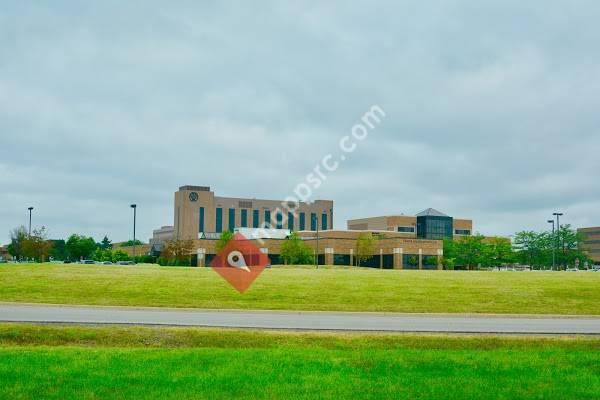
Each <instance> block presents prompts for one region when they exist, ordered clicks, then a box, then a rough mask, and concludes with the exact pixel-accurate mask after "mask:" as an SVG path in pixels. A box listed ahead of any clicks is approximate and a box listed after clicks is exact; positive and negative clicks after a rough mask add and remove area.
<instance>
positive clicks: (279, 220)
mask: <svg viewBox="0 0 600 400" xmlns="http://www.w3.org/2000/svg"><path fill="white" fill-rule="evenodd" d="M275 219H276V220H277V225H276V227H277V229H283V214H282V213H281V210H277V212H276V214H275Z"/></svg>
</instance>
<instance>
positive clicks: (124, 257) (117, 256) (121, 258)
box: [112, 250, 131, 263]
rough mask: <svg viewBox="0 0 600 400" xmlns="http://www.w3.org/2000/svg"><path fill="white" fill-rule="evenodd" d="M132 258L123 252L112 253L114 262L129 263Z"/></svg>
mask: <svg viewBox="0 0 600 400" xmlns="http://www.w3.org/2000/svg"><path fill="white" fill-rule="evenodd" d="M130 259H131V258H130V257H129V255H128V254H127V253H125V252H124V251H123V250H116V251H115V252H114V253H112V262H116V263H117V262H119V261H129V260H130Z"/></svg>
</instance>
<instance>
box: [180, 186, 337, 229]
mask: <svg viewBox="0 0 600 400" xmlns="http://www.w3.org/2000/svg"><path fill="white" fill-rule="evenodd" d="M236 228H267V229H269V228H273V229H289V230H291V231H316V230H317V228H318V229H319V230H323V231H325V230H328V229H332V228H333V201H331V200H316V201H314V202H312V203H304V202H286V201H281V200H258V199H249V198H233V197H219V196H215V194H214V192H212V191H211V190H210V188H209V187H206V186H182V187H180V188H179V191H177V192H176V193H175V227H174V236H175V237H176V238H179V239H199V238H202V237H203V236H205V234H212V233H217V234H218V233H221V232H223V231H226V230H229V231H232V232H233V231H234V230H235V229H236Z"/></svg>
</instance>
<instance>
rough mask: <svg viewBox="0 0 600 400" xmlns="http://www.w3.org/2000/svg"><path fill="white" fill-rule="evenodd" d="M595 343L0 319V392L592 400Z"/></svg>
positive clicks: (598, 364) (599, 363)
mask: <svg viewBox="0 0 600 400" xmlns="http://www.w3.org/2000/svg"><path fill="white" fill-rule="evenodd" d="M599 395H600V340H598V339H573V338H571V339H540V338H537V339H534V338H494V337H467V336H454V337H452V336H412V335H406V336H404V335H364V334H343V335H340V334H305V333H280V332H256V331H235V330H211V329H188V328H134V327H130V328H125V327H61V326H36V325H18V324H4V325H0V398H3V399H4V398H6V399H95V398H98V399H121V398H136V399H177V400H181V399H201V398H206V399H233V398H246V399H278V398H285V399H288V400H289V399H297V398H321V399H330V398H333V399H346V398H356V397H357V396H359V398H361V399H379V398H381V399H388V398H395V399H417V398H418V399H516V398H536V399H597V398H598V397H599Z"/></svg>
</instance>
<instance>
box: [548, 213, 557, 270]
mask: <svg viewBox="0 0 600 400" xmlns="http://www.w3.org/2000/svg"><path fill="white" fill-rule="evenodd" d="M548 223H549V224H552V237H554V234H555V233H554V232H555V226H554V220H553V219H549V220H548ZM555 269H556V246H552V271H554V270H555Z"/></svg>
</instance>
